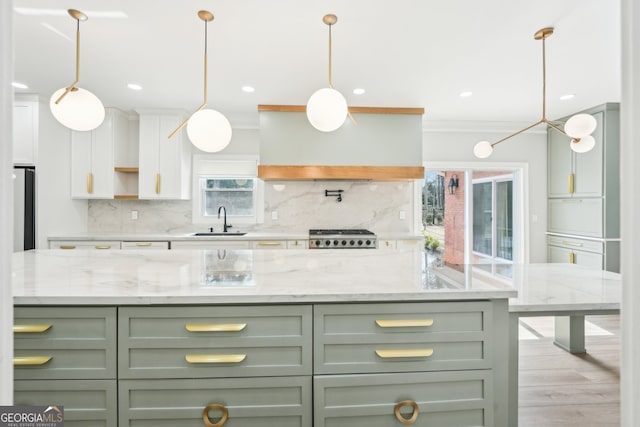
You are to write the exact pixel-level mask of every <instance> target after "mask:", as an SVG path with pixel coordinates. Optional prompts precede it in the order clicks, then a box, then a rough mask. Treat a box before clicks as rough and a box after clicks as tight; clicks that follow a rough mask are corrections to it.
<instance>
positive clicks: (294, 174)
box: [258, 165, 424, 181]
mask: <svg viewBox="0 0 640 427" xmlns="http://www.w3.org/2000/svg"><path fill="white" fill-rule="evenodd" d="M258 178H260V179H264V180H282V181H287V180H312V179H370V180H378V181H407V180H412V179H423V178H424V167H423V166H313V165H302V166H289V165H258Z"/></svg>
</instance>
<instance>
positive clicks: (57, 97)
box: [49, 9, 105, 131]
mask: <svg viewBox="0 0 640 427" xmlns="http://www.w3.org/2000/svg"><path fill="white" fill-rule="evenodd" d="M67 12H68V13H69V15H70V16H71V17H72V18H73V19H75V20H76V23H77V27H76V79H75V81H74V82H73V83H71V85H70V86H69V87H66V88H61V89H58V90H57V91H55V92H54V93H53V95H51V99H50V100H49V108H50V109H51V113H52V114H53V117H55V118H56V120H57V121H59V122H60V123H61V124H63V125H64V126H66V127H68V128H69V129H72V130H77V131H90V130H93V129H95V128H97V127H98V126H100V125H101V124H102V122H103V121H104V115H105V112H104V106H103V105H102V102H100V99H98V97H97V96H95V95H94V94H93V93H91V92H89V91H88V90H86V89H81V88H79V87H77V86H76V85H77V84H78V82H79V81H80V21H86V20H87V15H85V14H84V13H82V12H80V11H79V10H75V9H69V10H68V11H67Z"/></svg>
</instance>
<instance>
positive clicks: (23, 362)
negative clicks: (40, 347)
mask: <svg viewBox="0 0 640 427" xmlns="http://www.w3.org/2000/svg"><path fill="white" fill-rule="evenodd" d="M51 359H53V356H14V357H13V366H41V365H44V364H45V363H47V362H49V361H50V360H51Z"/></svg>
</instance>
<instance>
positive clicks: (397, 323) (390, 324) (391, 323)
mask: <svg viewBox="0 0 640 427" xmlns="http://www.w3.org/2000/svg"><path fill="white" fill-rule="evenodd" d="M376 325H378V326H380V327H381V328H417V327H427V326H432V325H433V319H397V320H396V319H378V320H376Z"/></svg>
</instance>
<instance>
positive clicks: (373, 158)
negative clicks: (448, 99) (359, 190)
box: [258, 105, 424, 181]
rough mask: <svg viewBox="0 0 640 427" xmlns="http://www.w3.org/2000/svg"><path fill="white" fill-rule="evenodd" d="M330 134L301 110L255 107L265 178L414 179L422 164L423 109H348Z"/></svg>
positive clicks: (260, 169)
mask: <svg viewBox="0 0 640 427" xmlns="http://www.w3.org/2000/svg"><path fill="white" fill-rule="evenodd" d="M349 111H350V112H351V114H352V115H353V117H354V118H355V120H356V122H357V123H352V122H351V120H349V119H347V121H346V122H345V124H344V125H343V126H342V127H341V128H339V129H338V130H336V131H334V132H328V133H327V132H321V131H318V130H316V129H315V128H313V127H312V126H311V125H310V124H309V122H308V120H307V116H306V113H305V106H298V105H293V106H291V105H259V106H258V112H259V114H260V166H258V177H259V178H261V179H265V180H325V179H327V180H361V179H369V180H383V181H387V180H413V179H421V178H423V177H424V167H423V166H422V115H423V114H424V109H423V108H383V107H350V108H349Z"/></svg>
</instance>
